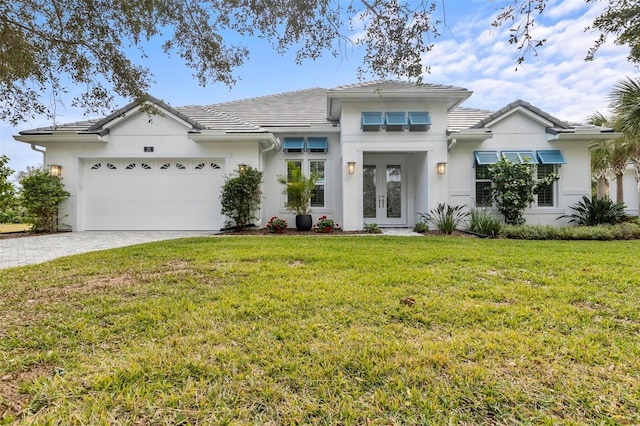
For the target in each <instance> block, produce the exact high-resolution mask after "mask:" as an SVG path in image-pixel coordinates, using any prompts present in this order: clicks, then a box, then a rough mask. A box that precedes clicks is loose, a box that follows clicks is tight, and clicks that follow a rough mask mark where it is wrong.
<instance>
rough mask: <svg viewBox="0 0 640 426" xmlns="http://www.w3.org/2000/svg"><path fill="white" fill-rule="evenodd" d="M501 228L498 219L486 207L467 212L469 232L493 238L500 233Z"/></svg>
mask: <svg viewBox="0 0 640 426" xmlns="http://www.w3.org/2000/svg"><path fill="white" fill-rule="evenodd" d="M501 229H502V224H501V223H500V221H499V220H498V219H496V218H495V217H493V216H492V215H491V213H489V211H487V210H486V209H482V208H477V209H471V211H470V212H469V230H470V231H471V232H475V233H477V234H482V235H486V236H488V237H490V238H495V237H497V236H498V235H499V234H500V230H501Z"/></svg>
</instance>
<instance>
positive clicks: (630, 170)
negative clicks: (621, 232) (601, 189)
mask: <svg viewBox="0 0 640 426" xmlns="http://www.w3.org/2000/svg"><path fill="white" fill-rule="evenodd" d="M622 185H623V186H622V191H623V196H624V204H625V206H626V209H625V210H624V211H625V212H626V213H627V214H628V215H631V216H638V203H639V202H640V199H639V198H640V192H639V191H640V188H639V187H638V181H637V180H636V171H635V169H634V167H633V166H632V165H631V164H629V165H627V168H626V169H625V171H624V177H623V180H622ZM616 189H617V182H616V179H615V178H613V179H611V180H610V181H609V196H610V197H611V199H612V200H613V201H616V200H615V198H616Z"/></svg>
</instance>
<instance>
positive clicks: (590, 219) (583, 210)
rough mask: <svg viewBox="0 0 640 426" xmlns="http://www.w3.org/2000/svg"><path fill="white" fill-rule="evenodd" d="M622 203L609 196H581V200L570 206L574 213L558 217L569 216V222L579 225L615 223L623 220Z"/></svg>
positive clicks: (623, 206)
mask: <svg viewBox="0 0 640 426" xmlns="http://www.w3.org/2000/svg"><path fill="white" fill-rule="evenodd" d="M624 208H625V205H624V203H615V202H613V201H612V200H610V199H609V198H597V197H593V198H592V199H589V198H588V197H586V196H583V197H582V201H580V202H578V203H576V204H575V205H574V206H572V207H571V209H572V210H575V211H576V213H574V214H571V215H562V216H560V217H558V219H562V218H565V217H567V218H570V219H571V220H569V223H576V224H578V225H581V226H595V225H604V224H608V225H615V224H617V223H622V222H624V221H625V213H624Z"/></svg>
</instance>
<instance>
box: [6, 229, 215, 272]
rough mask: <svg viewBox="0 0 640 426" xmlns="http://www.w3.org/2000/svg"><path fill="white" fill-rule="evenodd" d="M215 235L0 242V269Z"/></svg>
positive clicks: (103, 235)
mask: <svg viewBox="0 0 640 426" xmlns="http://www.w3.org/2000/svg"><path fill="white" fill-rule="evenodd" d="M211 235H215V233H214V232H205V231H202V232H199V231H86V232H65V233H61V234H53V235H42V236H38V237H24V238H7V239H1V240H0V269H2V268H11V267H14V266H24V265H32V264H35V263H43V262H47V261H49V260H52V259H56V258H58V257H63V256H70V255H72V254H80V253H87V252H90V251H96V250H106V249H111V248H116V247H125V246H131V245H134V244H142V243H150V242H153V241H163V240H173V239H176V238H187V237H202V236H211Z"/></svg>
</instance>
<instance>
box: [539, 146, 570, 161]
mask: <svg viewBox="0 0 640 426" xmlns="http://www.w3.org/2000/svg"><path fill="white" fill-rule="evenodd" d="M537 154H538V160H539V161H540V164H567V162H566V161H565V159H564V156H563V155H562V152H560V150H558V149H549V150H543V151H537Z"/></svg>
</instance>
